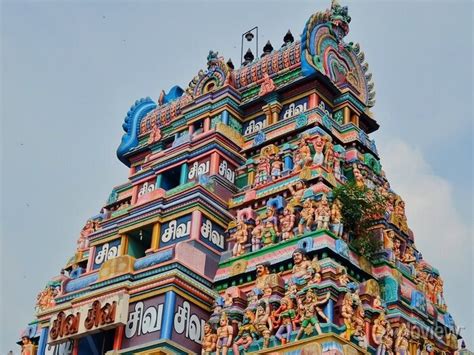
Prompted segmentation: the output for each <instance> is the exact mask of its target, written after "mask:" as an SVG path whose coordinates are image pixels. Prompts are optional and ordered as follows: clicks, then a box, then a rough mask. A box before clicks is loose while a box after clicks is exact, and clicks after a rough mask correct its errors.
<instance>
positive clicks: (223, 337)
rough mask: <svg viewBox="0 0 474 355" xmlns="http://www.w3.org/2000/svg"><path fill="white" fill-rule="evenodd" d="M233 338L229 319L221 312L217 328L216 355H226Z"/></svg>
mask: <svg viewBox="0 0 474 355" xmlns="http://www.w3.org/2000/svg"><path fill="white" fill-rule="evenodd" d="M233 336H234V329H233V328H232V326H231V325H229V319H228V317H227V314H226V313H225V312H222V314H221V317H220V319H219V328H217V344H216V355H219V354H222V355H227V353H228V351H229V348H230V346H231V345H232V340H233Z"/></svg>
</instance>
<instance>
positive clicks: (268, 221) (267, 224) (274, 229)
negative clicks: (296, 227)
mask: <svg viewBox="0 0 474 355" xmlns="http://www.w3.org/2000/svg"><path fill="white" fill-rule="evenodd" d="M277 233H278V218H277V216H276V212H275V209H274V208H273V207H268V208H267V215H266V218H265V219H264V220H263V233H262V244H263V246H267V245H270V244H274V243H276V242H277Z"/></svg>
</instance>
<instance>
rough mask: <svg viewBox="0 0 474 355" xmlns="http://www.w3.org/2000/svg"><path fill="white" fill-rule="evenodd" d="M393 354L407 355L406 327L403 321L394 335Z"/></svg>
mask: <svg viewBox="0 0 474 355" xmlns="http://www.w3.org/2000/svg"><path fill="white" fill-rule="evenodd" d="M395 354H396V355H408V329H407V326H406V324H405V323H402V324H401V325H400V327H399V328H398V330H397V335H396V337H395Z"/></svg>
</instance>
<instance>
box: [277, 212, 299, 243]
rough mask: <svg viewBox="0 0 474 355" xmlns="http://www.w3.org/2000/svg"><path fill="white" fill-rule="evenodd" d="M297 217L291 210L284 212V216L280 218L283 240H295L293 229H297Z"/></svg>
mask: <svg viewBox="0 0 474 355" xmlns="http://www.w3.org/2000/svg"><path fill="white" fill-rule="evenodd" d="M295 221H296V216H295V215H294V213H293V212H291V210H290V209H289V208H285V209H284V210H283V216H282V217H280V226H281V238H282V239H283V240H288V239H291V238H293V237H294V236H295V235H294V233H293V228H294V227H295Z"/></svg>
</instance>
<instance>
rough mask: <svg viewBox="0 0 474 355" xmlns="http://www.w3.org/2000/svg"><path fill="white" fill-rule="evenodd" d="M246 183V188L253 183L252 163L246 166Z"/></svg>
mask: <svg viewBox="0 0 474 355" xmlns="http://www.w3.org/2000/svg"><path fill="white" fill-rule="evenodd" d="M247 181H248V182H247V185H248V186H252V185H253V183H254V181H255V165H254V164H253V163H252V164H249V166H248V175H247Z"/></svg>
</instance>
